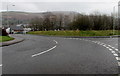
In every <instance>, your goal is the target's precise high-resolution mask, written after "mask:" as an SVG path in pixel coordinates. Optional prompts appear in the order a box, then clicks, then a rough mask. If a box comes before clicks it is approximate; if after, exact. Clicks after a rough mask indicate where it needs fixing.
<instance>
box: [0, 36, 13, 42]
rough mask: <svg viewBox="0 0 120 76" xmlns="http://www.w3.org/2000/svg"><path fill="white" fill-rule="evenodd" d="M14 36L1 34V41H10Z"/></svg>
mask: <svg viewBox="0 0 120 76" xmlns="http://www.w3.org/2000/svg"><path fill="white" fill-rule="evenodd" d="M13 39H14V38H12V37H9V36H0V42H5V41H10V40H13Z"/></svg>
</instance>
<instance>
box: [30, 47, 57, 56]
mask: <svg viewBox="0 0 120 76" xmlns="http://www.w3.org/2000/svg"><path fill="white" fill-rule="evenodd" d="M55 48H56V46H54V47H52V48H50V49H48V50H46V51H43V52H41V53H37V54H34V55H32V57H35V56H39V55H41V54H44V53H47V52H49V51H51V50H53V49H55Z"/></svg>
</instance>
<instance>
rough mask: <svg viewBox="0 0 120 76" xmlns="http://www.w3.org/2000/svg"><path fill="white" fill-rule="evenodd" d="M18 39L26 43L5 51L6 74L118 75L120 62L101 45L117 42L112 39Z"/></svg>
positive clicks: (34, 37)
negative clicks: (109, 41)
mask: <svg viewBox="0 0 120 76" xmlns="http://www.w3.org/2000/svg"><path fill="white" fill-rule="evenodd" d="M15 36H19V37H23V38H25V41H23V42H21V43H18V44H14V45H10V46H5V47H3V48H2V50H3V74H118V60H117V59H116V55H113V53H111V51H113V50H114V49H113V50H110V47H107V46H106V45H104V44H101V43H99V40H102V41H103V42H104V43H105V42H108V40H111V41H113V43H114V42H115V40H112V38H110V39H87V40H86V39H78V38H76V39H75V38H73V39H72V38H58V37H44V36H35V35H15ZM95 41H98V42H95ZM116 41H117V39H116ZM106 44H107V43H106ZM116 44H117V42H116ZM109 45H110V44H109ZM111 46H113V45H112V43H111ZM111 49H112V48H111Z"/></svg>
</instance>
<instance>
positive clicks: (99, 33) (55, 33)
mask: <svg viewBox="0 0 120 76" xmlns="http://www.w3.org/2000/svg"><path fill="white" fill-rule="evenodd" d="M28 34H34V35H49V36H86V37H90V36H112V35H113V31H112V30H100V31H95V30H92V31H79V30H75V31H32V32H28ZM114 35H120V31H117V30H115V33H114Z"/></svg>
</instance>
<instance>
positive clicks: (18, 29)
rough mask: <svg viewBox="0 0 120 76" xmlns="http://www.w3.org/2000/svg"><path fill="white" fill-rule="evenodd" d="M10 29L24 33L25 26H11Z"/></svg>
mask: <svg viewBox="0 0 120 76" xmlns="http://www.w3.org/2000/svg"><path fill="white" fill-rule="evenodd" d="M10 28H11V29H12V30H17V31H23V30H24V28H23V26H10Z"/></svg>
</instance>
